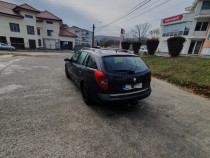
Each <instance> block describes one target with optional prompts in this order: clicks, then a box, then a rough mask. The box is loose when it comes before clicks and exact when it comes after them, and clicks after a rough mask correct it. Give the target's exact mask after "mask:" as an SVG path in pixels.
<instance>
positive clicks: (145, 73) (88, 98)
mask: <svg viewBox="0 0 210 158" xmlns="http://www.w3.org/2000/svg"><path fill="white" fill-rule="evenodd" d="M64 61H65V73H66V77H67V78H69V79H72V80H73V81H74V82H75V83H76V85H77V86H78V87H79V88H80V89H81V91H82V96H83V100H84V102H85V103H86V104H90V103H91V102H92V101H97V102H106V103H107V102H115V101H123V102H134V101H137V100H140V99H144V98H146V97H148V96H150V93H151V87H150V82H151V71H150V69H149V68H148V67H147V65H146V64H145V63H144V62H143V61H142V60H141V58H139V57H138V56H136V55H134V54H130V53H125V52H122V51H119V52H116V51H113V50H97V49H96V50H94V49H93V50H81V51H78V52H76V53H75V54H74V55H73V56H72V58H71V59H69V58H66V59H64Z"/></svg>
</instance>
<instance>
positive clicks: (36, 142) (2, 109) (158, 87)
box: [0, 53, 210, 158]
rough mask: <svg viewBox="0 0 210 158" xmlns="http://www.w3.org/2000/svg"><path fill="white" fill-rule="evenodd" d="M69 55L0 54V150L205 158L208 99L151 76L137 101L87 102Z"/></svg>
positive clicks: (209, 138)
mask: <svg viewBox="0 0 210 158" xmlns="http://www.w3.org/2000/svg"><path fill="white" fill-rule="evenodd" d="M71 56H72V53H60V54H59V53H34V54H33V56H30V57H25V56H20V57H11V56H0V157H17V158H23V157H32V158H37V157H50V158H52V157H62V158H63V157H77V158H79V157H100V158H101V157H126V158H127V157H144V158H145V157H148V158H158V157H161V158H168V157H170V158H207V157H210V101H209V99H205V98H202V97H200V96H197V95H194V94H192V93H189V92H187V91H185V90H183V89H181V88H178V87H176V86H174V85H171V84H169V83H167V82H165V81H161V80H158V79H154V78H153V79H152V89H153V92H152V95H151V96H150V97H149V98H147V99H144V100H141V101H139V102H138V105H136V106H133V107H131V108H127V107H125V106H121V105H114V106H109V105H99V104H94V105H93V106H87V105H85V104H84V102H83V100H82V96H81V92H80V91H79V89H78V88H77V87H76V86H75V84H73V83H72V81H71V80H68V79H67V78H66V77H65V73H64V61H63V59H64V58H65V57H71Z"/></svg>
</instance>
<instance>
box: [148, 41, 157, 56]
mask: <svg viewBox="0 0 210 158" xmlns="http://www.w3.org/2000/svg"><path fill="white" fill-rule="evenodd" d="M146 45H147V50H148V54H150V55H154V54H155V52H156V50H157V48H158V45H159V40H156V39H151V40H147V41H146Z"/></svg>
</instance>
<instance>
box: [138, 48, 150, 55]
mask: <svg viewBox="0 0 210 158" xmlns="http://www.w3.org/2000/svg"><path fill="white" fill-rule="evenodd" d="M139 54H148V50H147V47H146V46H142V47H141V48H140V49H139Z"/></svg>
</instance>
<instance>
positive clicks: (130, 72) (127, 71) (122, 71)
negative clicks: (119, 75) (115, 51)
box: [113, 70, 135, 74]
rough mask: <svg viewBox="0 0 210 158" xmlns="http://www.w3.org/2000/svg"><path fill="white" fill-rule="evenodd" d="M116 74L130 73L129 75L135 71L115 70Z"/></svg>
mask: <svg viewBox="0 0 210 158" xmlns="http://www.w3.org/2000/svg"><path fill="white" fill-rule="evenodd" d="M113 71H114V72H126V73H129V74H134V73H135V71H133V70H113Z"/></svg>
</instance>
